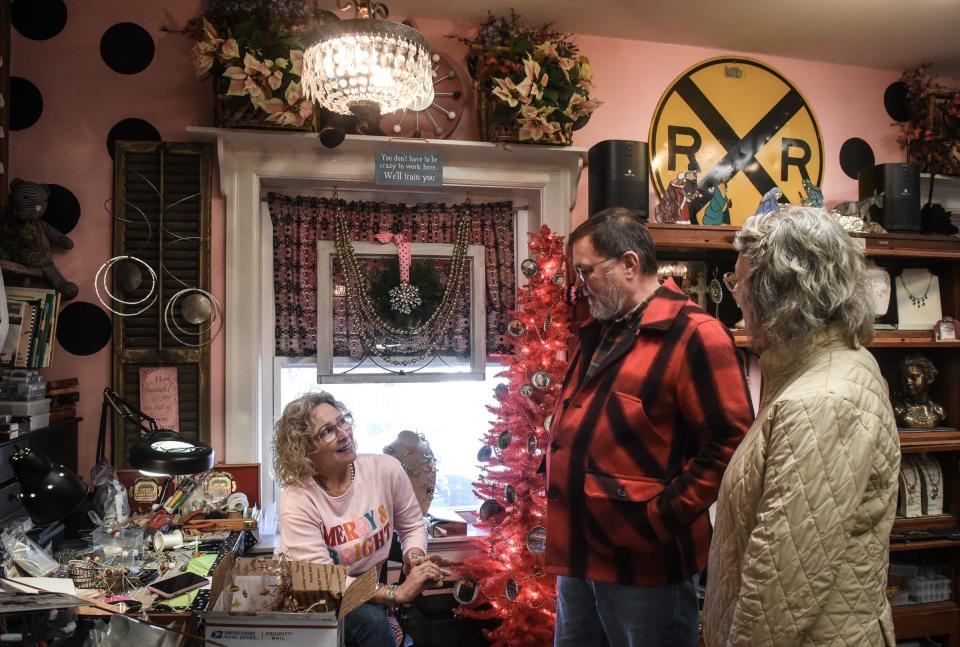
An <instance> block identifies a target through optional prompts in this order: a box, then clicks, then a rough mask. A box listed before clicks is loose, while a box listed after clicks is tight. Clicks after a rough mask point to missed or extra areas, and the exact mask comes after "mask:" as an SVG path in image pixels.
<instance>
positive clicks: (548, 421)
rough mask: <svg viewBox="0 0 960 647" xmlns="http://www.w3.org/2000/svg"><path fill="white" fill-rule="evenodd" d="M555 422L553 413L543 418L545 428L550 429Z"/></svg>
mask: <svg viewBox="0 0 960 647" xmlns="http://www.w3.org/2000/svg"><path fill="white" fill-rule="evenodd" d="M552 422H553V414H552V413H551V414H550V415H548V416H547V417H546V418H544V419H543V428H544V429H546V430H547V431H550V424H551V423H552Z"/></svg>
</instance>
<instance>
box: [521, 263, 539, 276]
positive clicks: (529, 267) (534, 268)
mask: <svg viewBox="0 0 960 647" xmlns="http://www.w3.org/2000/svg"><path fill="white" fill-rule="evenodd" d="M520 271H521V272H522V273H523V275H524V276H525V277H527V278H528V279H529V278H531V277H534V276H536V275H537V274H539V273H540V264H539V263H537V262H536V261H535V260H533V259H532V258H525V259H524V260H523V262H522V263H520Z"/></svg>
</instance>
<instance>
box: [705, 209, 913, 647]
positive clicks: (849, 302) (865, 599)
mask: <svg viewBox="0 0 960 647" xmlns="http://www.w3.org/2000/svg"><path fill="white" fill-rule="evenodd" d="M736 248H737V250H738V251H739V252H740V255H739V257H738V259H737V264H736V271H735V273H732V274H728V275H727V276H725V277H724V281H725V282H726V283H727V287H728V288H730V289H731V291H732V292H733V294H734V297H735V298H736V299H737V302H738V304H739V306H740V308H741V310H742V311H743V315H744V320H745V323H746V326H747V330H748V332H749V333H750V335H751V339H752V340H753V342H752V343H753V344H754V345H755V350H757V351H758V352H760V367H761V371H762V375H763V387H762V392H761V397H760V405H759V412H758V414H757V418H756V422H754V424H753V426H752V427H751V428H750V431H749V432H747V435H746V437H745V438H744V439H743V442H742V443H741V444H740V446H739V447H738V449H737V451H736V453H735V454H734V455H733V458H732V459H731V461H730V464H729V465H728V467H727V470H726V472H725V474H724V477H723V483H722V485H721V487H720V494H719V500H718V502H717V515H716V529H715V532H714V535H713V541H712V543H711V546H710V562H709V567H708V582H707V595H706V607H705V610H704V627H703V630H704V636H705V639H706V643H707V645H708V646H709V647H720V646H736V645H744V646H746V645H749V646H750V647H766V646H771V645H772V646H776V647H781V646H788V645H817V646H818V647H819V646H824V645H849V646H851V647H853V646H856V647H866V646H873V645H890V646H891V647H892V646H893V645H894V644H895V643H894V635H893V622H892V618H891V615H890V605H889V604H888V602H887V598H886V595H885V591H886V585H887V567H888V559H889V558H888V549H889V542H890V528H891V526H892V525H893V518H894V514H895V511H896V503H897V474H898V472H899V467H900V448H899V441H898V436H897V426H896V423H895V422H894V418H893V411H892V409H891V407H890V401H889V398H888V393H887V386H886V382H885V381H884V379H883V377H882V376H881V375H880V370H879V368H878V367H877V363H876V361H875V360H874V358H873V355H871V354H870V352H869V351H867V350H866V349H864V348H863V347H862V346H861V344H864V343H868V342H869V341H870V339H871V338H872V334H873V309H872V306H871V303H870V300H869V296H868V293H867V286H866V282H865V279H864V268H863V258H862V253H861V252H860V251H859V250H858V249H857V248H856V247H855V246H854V244H853V241H852V240H851V239H850V237H849V236H848V235H847V234H846V233H844V232H843V230H842V229H840V227H839V226H838V225H837V224H836V223H835V222H834V221H833V220H832V219H831V218H829V217H828V216H827V215H826V213H825V212H824V211H823V210H818V209H812V208H802V207H786V208H784V209H783V210H781V211H780V213H776V212H774V213H767V214H763V215H758V216H754V217H752V218H750V219H749V220H748V221H747V222H746V224H744V226H743V228H742V229H741V231H740V233H739V234H738V235H737V239H736Z"/></svg>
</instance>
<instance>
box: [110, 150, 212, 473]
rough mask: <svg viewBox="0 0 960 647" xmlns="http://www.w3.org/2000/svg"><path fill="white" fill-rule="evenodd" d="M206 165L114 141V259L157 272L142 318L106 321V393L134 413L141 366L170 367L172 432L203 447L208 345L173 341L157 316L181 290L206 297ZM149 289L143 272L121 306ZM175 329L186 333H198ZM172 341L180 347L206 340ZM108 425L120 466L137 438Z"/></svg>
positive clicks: (201, 154)
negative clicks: (109, 370)
mask: <svg viewBox="0 0 960 647" xmlns="http://www.w3.org/2000/svg"><path fill="white" fill-rule="evenodd" d="M211 160H212V148H211V146H210V145H209V144H201V143H168V142H118V143H117V152H116V158H115V164H114V201H113V213H114V228H113V255H114V256H120V255H130V256H135V257H137V258H139V259H141V260H143V261H145V262H146V263H148V264H149V265H150V267H152V268H153V270H154V271H155V272H156V273H157V289H158V290H159V296H158V298H157V300H156V302H155V303H154V304H153V305H152V306H151V307H150V308H148V309H147V310H145V311H144V312H142V313H140V314H136V315H132V316H125V317H120V316H114V318H113V388H114V390H115V391H116V392H117V393H119V394H120V397H122V398H123V399H125V400H126V401H127V402H129V403H130V404H132V405H134V406H136V407H138V408H139V405H140V378H139V371H140V367H142V366H173V367H176V369H177V378H178V391H179V418H180V428H179V429H177V431H179V432H180V433H181V434H182V435H183V436H184V437H186V438H189V439H191V440H201V441H203V442H205V443H209V442H210V350H209V346H202V347H200V348H194V347H190V346H186V345H184V344H183V343H181V342H180V341H178V340H177V339H176V338H175V337H173V336H172V335H170V333H169V331H168V330H167V327H166V326H165V325H164V320H163V313H164V308H165V307H166V305H167V303H168V302H169V301H170V299H171V297H173V295H174V294H175V293H176V292H178V291H179V290H181V289H183V288H186V287H199V288H201V289H203V290H207V291H209V290H210V201H211ZM190 196H194V197H190ZM150 282H151V281H150V277H149V276H148V273H147V272H146V271H145V272H144V276H143V282H142V284H141V286H140V288H138V290H137V291H136V292H135V293H134V295H133V296H128V297H126V300H136V299H139V298H141V297H143V296H145V295H146V294H147V292H148V290H149V286H150ZM114 287H115V288H116V286H114ZM113 307H114V308H115V309H117V310H120V311H123V308H126V312H136V310H139V309H140V308H141V307H142V305H140V306H123V305H121V304H117V303H116V302H114V304H113ZM179 323H180V325H181V326H183V327H184V328H185V329H186V330H188V331H191V332H196V331H199V328H197V327H192V326H189V325H185V323H184V322H183V321H182V320H179ZM178 335H179V336H180V338H181V339H184V340H186V341H195V340H197V339H199V340H201V341H205V340H206V339H207V335H204V336H202V337H199V338H194V337H189V336H187V335H184V334H180V333H178ZM115 423H116V424H115V429H116V430H117V432H116V435H115V440H114V449H113V462H114V465H116V466H118V467H122V466H125V465H126V464H127V450H128V449H129V448H130V446H132V445H133V444H134V443H135V442H136V441H137V439H138V437H139V432H138V430H137V428H136V427H135V426H134V425H133V424H132V423H130V422H125V421H123V420H122V419H121V418H120V417H119V416H117V417H116V418H115ZM121 429H122V432H121V431H120V430H121Z"/></svg>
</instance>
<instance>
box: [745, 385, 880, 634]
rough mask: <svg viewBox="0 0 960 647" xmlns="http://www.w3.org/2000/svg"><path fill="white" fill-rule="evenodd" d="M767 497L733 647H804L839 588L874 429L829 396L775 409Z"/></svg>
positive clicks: (767, 431) (769, 425) (768, 427)
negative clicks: (841, 565) (829, 598)
mask: <svg viewBox="0 0 960 647" xmlns="http://www.w3.org/2000/svg"><path fill="white" fill-rule="evenodd" d="M763 433H764V437H765V440H766V444H767V457H766V463H765V473H764V476H763V492H762V493H761V495H760V501H759V506H758V508H757V513H756V520H755V521H756V526H755V527H754V529H753V531H752V533H751V534H750V537H749V539H748V543H747V546H746V551H745V554H744V557H743V562H742V569H741V588H740V593H741V594H740V597H739V599H738V601H737V603H736V606H735V608H734V611H733V617H732V622H731V627H730V634H729V640H728V642H727V644H728V645H730V646H734V645H742V646H749V647H762V646H767V645H776V646H777V647H785V646H788V645H796V644H798V643H800V642H801V641H802V640H803V638H804V635H805V634H806V632H807V631H808V630H809V628H810V626H811V625H812V624H813V622H814V621H815V620H816V619H817V618H818V617H819V616H820V614H821V612H822V610H823V605H824V599H825V597H826V596H827V595H828V594H829V593H830V592H831V591H832V590H833V589H834V587H835V586H837V585H838V581H837V568H838V566H837V565H838V563H839V562H840V560H841V557H843V554H844V551H845V549H846V543H847V538H848V533H850V532H851V528H850V524H851V523H852V522H851V521H850V520H853V519H855V518H856V517H857V510H858V507H859V506H860V503H861V500H862V498H863V496H864V492H865V490H866V488H867V484H868V480H869V477H870V473H871V468H872V456H873V451H874V448H875V447H876V444H877V429H876V428H875V427H874V428H872V429H868V428H867V427H865V426H864V425H863V424H862V423H861V419H860V417H859V416H858V415H857V411H856V410H855V409H854V407H853V405H852V404H851V403H849V402H848V401H846V400H844V399H843V398H841V397H839V396H835V395H831V394H827V393H824V394H820V395H818V396H816V397H811V398H809V399H801V400H793V401H785V402H781V403H778V404H776V405H774V408H773V411H772V412H771V413H770V416H769V417H768V418H767V421H766V422H765V423H764V426H763Z"/></svg>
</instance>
